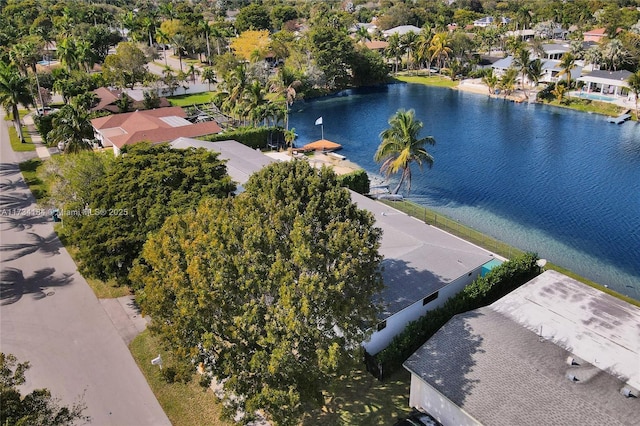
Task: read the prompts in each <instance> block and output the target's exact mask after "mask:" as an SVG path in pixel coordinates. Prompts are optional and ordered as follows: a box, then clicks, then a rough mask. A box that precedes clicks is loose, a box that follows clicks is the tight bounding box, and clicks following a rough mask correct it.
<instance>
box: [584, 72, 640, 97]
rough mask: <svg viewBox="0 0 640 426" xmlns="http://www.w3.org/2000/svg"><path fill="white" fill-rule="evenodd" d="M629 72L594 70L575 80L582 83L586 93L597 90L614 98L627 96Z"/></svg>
mask: <svg viewBox="0 0 640 426" xmlns="http://www.w3.org/2000/svg"><path fill="white" fill-rule="evenodd" d="M630 76H631V72H630V71H627V70H621V71H607V70H595V71H591V72H590V73H589V74H587V75H583V76H581V77H579V78H578V79H577V80H578V81H581V82H582V83H584V86H583V90H584V91H585V92H587V93H592V92H598V93H602V94H603V95H611V96H613V97H615V98H619V97H626V96H629V83H628V82H627V80H628V79H629V77H630Z"/></svg>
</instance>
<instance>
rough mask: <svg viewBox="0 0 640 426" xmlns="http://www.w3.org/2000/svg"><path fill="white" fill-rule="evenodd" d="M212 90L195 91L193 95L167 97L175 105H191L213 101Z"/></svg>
mask: <svg viewBox="0 0 640 426" xmlns="http://www.w3.org/2000/svg"><path fill="white" fill-rule="evenodd" d="M212 98H213V93H212V92H204V93H195V94H193V95H179V96H172V97H170V98H167V99H168V100H169V102H170V103H171V105H173V106H191V105H199V104H206V103H209V102H211V99H212Z"/></svg>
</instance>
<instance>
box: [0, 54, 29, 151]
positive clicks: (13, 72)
mask: <svg viewBox="0 0 640 426" xmlns="http://www.w3.org/2000/svg"><path fill="white" fill-rule="evenodd" d="M20 104H22V105H24V106H25V107H28V106H29V105H32V104H33V98H32V97H31V92H30V91H29V79H28V78H27V77H23V76H22V75H20V72H19V71H18V69H17V68H16V67H15V66H11V65H9V64H6V63H4V62H0V105H2V106H3V107H4V108H5V109H6V111H7V113H9V112H10V113H11V116H12V119H13V125H14V126H15V128H16V132H17V133H18V137H19V138H20V140H21V141H22V142H24V136H23V135H22V127H21V124H20V114H19V113H18V105H20Z"/></svg>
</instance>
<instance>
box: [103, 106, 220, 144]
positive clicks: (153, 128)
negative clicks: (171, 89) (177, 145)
mask: <svg viewBox="0 0 640 426" xmlns="http://www.w3.org/2000/svg"><path fill="white" fill-rule="evenodd" d="M91 125H92V126H93V129H94V134H95V137H96V139H97V140H98V141H99V142H100V144H101V145H102V146H103V147H104V148H109V147H113V153H114V154H115V155H120V153H121V151H122V148H124V147H125V146H126V145H132V144H135V143H138V142H143V141H145V142H150V143H152V144H153V143H161V142H169V141H172V140H174V139H176V138H179V137H197V136H204V135H210V134H214V133H219V132H221V131H222V129H221V128H220V126H219V125H218V123H216V122H215V121H207V122H202V123H191V122H190V121H188V120H187V119H186V113H185V112H184V110H183V109H182V108H180V107H169V108H159V109H154V110H146V111H135V112H129V113H125V114H114V115H108V116H106V117H99V118H94V119H93V120H91Z"/></svg>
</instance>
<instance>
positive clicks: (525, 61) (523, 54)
mask: <svg viewBox="0 0 640 426" xmlns="http://www.w3.org/2000/svg"><path fill="white" fill-rule="evenodd" d="M513 64H514V65H515V67H516V69H517V70H518V71H519V72H520V76H521V81H520V83H521V84H522V92H523V93H524V97H525V99H529V93H527V90H526V88H525V85H524V80H525V78H526V77H527V74H528V71H529V67H530V66H531V57H530V54H529V50H528V49H527V48H521V49H519V50H518V51H517V53H516V56H515V57H514V58H513Z"/></svg>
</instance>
